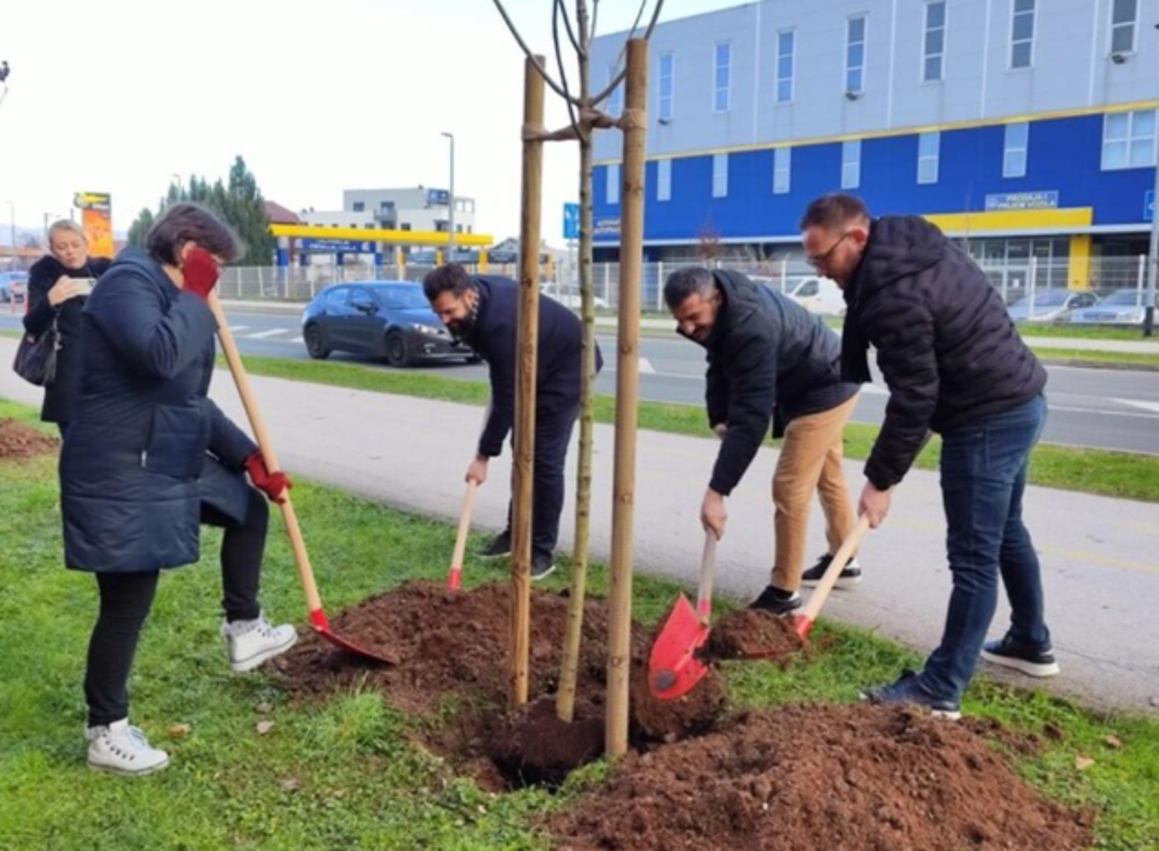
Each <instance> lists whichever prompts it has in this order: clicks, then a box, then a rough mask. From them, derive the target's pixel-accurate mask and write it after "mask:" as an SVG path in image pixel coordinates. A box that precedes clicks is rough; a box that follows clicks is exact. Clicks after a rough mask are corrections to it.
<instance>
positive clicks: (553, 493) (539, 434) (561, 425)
mask: <svg viewBox="0 0 1159 851" xmlns="http://www.w3.org/2000/svg"><path fill="white" fill-rule="evenodd" d="M578 416H579V404H578V403H576V404H572V405H569V406H561V408H560V409H559V410H553V409H551V408H545V407H540V408H539V409H538V410H537V411H536V415H535V468H534V474H533V475H534V478H535V483H534V488H535V490H534V497H533V499H532V506H531V549H532V553H533V555H545V556H550V555H551V554H552V553H553V552H555V545H556V542H557V541H558V540H559V517H560V515H561V514H562V513H563V495H564V478H565V477H564V466H565V465H566V463H567V447H568V444H570V443H571V433H572V429H574V428H575V421H576V418H577V417H578ZM513 511H514V505H513V504H511V503H509V504H508V508H507V531H508V532H510V531H511V517H512V512H513Z"/></svg>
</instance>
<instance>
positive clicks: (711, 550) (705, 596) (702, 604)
mask: <svg viewBox="0 0 1159 851" xmlns="http://www.w3.org/2000/svg"><path fill="white" fill-rule="evenodd" d="M715 579H716V535H715V534H714V533H713V532H712V530H706V531H705V533H704V552H703V554H702V555H701V557H700V587H699V588H698V589H697V591H696V614H697V616H698V617H699V618H700V622H701V623H703V624H707V623H708V620H709V618H710V617H712V583H713V581H714V580H715Z"/></svg>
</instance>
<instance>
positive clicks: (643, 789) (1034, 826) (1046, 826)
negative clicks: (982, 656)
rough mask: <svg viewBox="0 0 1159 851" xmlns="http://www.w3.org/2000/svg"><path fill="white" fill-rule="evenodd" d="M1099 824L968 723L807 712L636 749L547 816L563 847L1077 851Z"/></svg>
mask: <svg viewBox="0 0 1159 851" xmlns="http://www.w3.org/2000/svg"><path fill="white" fill-rule="evenodd" d="M1092 823H1093V816H1092V815H1091V814H1090V813H1087V812H1081V813H1075V812H1071V811H1068V810H1066V809H1065V808H1063V807H1062V806H1060V805H1058V804H1056V803H1053V802H1051V801H1049V800H1047V799H1046V798H1044V797H1043V796H1042V795H1040V794H1039V793H1038V792H1036V791H1035V790H1033V789H1032V788H1031V787H1030V786H1028V785H1027V784H1026V783H1024V782H1023V781H1022V780H1021V779H1020V778H1019V777H1018V775H1017V774H1016V773H1015V771H1014V769H1013V767H1012V765H1011V763H1010V761H1009V759H1008V758H1007V757H1006V756H1003V755H1002V754H1000V753H999V752H997V751H996V750H995V749H994V748H993V747H992V746H991V744H990V743H989V740H988V739H987V737H985V736H982V735H979V734H978V733H977V732H975V731H974V730H972V729H970V728H969V727H968V726H966V725H960V724H953V723H951V722H947V721H943V720H940V719H934V718H931V717H929V716H928V715H926V714H924V713H921V712H919V711H916V710H910V709H905V708H896V707H876V706H828V705H808V704H794V705H788V706H785V707H782V708H779V709H775V710H769V711H762V712H749V713H746V714H744V715H742V716H740V717H739V718H737V719H735V721H734V723H732V724H730V725H729V726H727V727H726V728H723V729H720V730H718V731H716V732H713V733H710V734H708V735H706V736H704V737H702V738H697V739H688V740H686V741H682V742H679V743H676V744H672V745H669V746H665V747H661V748H657V749H655V750H653V751H651V752H648V753H644V754H629V755H628V756H627V757H626V758H625V759H624V760H623V761H622V762H620V763H618V764H617V765H616V767H615V768H614V770H613V773H612V775H611V777H610V779H609V781H608V782H607V783H606V784H605V785H603V786H602V787H601V788H599V789H598V790H596V791H594V792H591V793H589V794H587V795H585V796H582V797H581V798H579V799H578V800H577V801H576V803H575V804H574V805H572V806H571V807H569V808H568V809H567V810H565V811H564V812H563V813H560V814H558V815H556V816H552V817H550V819H549V820H548V826H549V828H550V830H551V832H552V833H553V834H554V836H555V839H556V842H555V845H554V847H555V848H557V849H559V851H615V849H631V851H661V849H663V851H684V849H688V851H692V849H696V851H715V850H716V849H719V851H736V849H738V848H744V849H746V851H750V850H751V851H814V850H815V851H964V849H968V850H969V851H974V849H977V850H978V851H999V849H1001V851H1043V849H1050V851H1081V849H1084V848H1087V847H1089V845H1090V842H1091V834H1092V831H1091V827H1092Z"/></svg>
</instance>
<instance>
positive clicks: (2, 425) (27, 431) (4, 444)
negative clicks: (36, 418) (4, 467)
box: [0, 419, 60, 461]
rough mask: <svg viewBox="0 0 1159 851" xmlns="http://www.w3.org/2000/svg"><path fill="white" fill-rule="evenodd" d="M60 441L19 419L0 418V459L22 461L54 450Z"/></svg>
mask: <svg viewBox="0 0 1159 851" xmlns="http://www.w3.org/2000/svg"><path fill="white" fill-rule="evenodd" d="M59 447H60V441H59V440H57V439H56V438H55V437H49V436H48V435H46V434H43V433H42V432H40V431H37V430H36V429H35V428H33V427H32V426H30V425H26V424H25V423H22V422H20V421H19V420H12V419H0V461H9V460H16V461H23V460H26V459H28V458H35V457H37V456H38V455H48V454H49V453H52V452H56V451H57V449H58V448H59Z"/></svg>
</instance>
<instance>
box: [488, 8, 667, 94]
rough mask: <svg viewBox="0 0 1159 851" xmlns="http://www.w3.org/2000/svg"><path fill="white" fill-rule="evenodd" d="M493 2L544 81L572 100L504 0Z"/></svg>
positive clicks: (557, 92) (524, 53) (556, 91)
mask: <svg viewBox="0 0 1159 851" xmlns="http://www.w3.org/2000/svg"><path fill="white" fill-rule="evenodd" d="M493 2H494V3H495V8H496V9H498V10H499V14H500V15H502V16H503V20H504V22H506V24H507V29H508V30H510V31H511V35H512V36H513V37H514V38H515V41H516V42H517V43H518V44H519V47H520V48H522V50H523V55H524V56H526V57H527V58H528V59H530V60H531V62H532V64H534V65H535V70H537V71H538V72H539V75H540V76H541V77H543V81H544V82H545V83H547V84H548V85H549V86H550V87H551V88H552V90H553V91H554V92H555V93H556V94H557V95H559V96H560V97H561V98H564V99H566V100H569V101H571V100H572V99H571V97H570V95H568V93H567V92H565V91H564V90H563V88H562V87H561V86H560V85H559V83H557V82H556V81H555V80H553V79H552V78H551V75H550V74H548V73H547V69H546V68H544V67H543V63H542V62H540V61H539V58H538V57H537V56H536V55H535V54H534V53H532V52H531V48H530V47H528V46H527V42H525V41H524V40H523V36H521V35H520V34H519V30H518V29H516V28H515V23H514V22H513V21H512V20H511V16H510V15H508V14H507V10H506V9H504V8H503V0H493ZM661 2H663V0H661ZM572 102H573V103H575V105H576V106H580V105H581V104H580V103H578V102H576V101H572Z"/></svg>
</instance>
